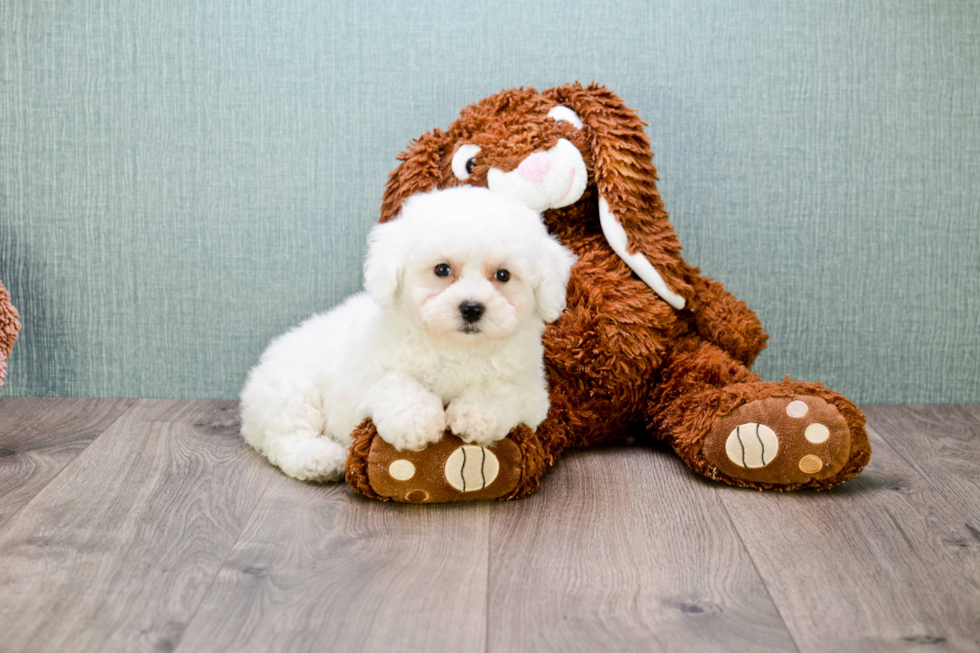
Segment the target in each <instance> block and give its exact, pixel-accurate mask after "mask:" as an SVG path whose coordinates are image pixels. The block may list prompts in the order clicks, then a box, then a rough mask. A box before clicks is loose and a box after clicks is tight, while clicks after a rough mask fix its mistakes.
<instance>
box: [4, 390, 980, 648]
mask: <svg viewBox="0 0 980 653" xmlns="http://www.w3.org/2000/svg"><path fill="white" fill-rule="evenodd" d="M865 411H866V412H867V414H868V419H869V433H870V436H871V439H872V446H873V448H874V455H873V457H872V460H871V464H870V465H869V466H868V468H867V469H866V470H865V472H864V473H863V474H862V475H861V476H859V477H858V478H857V479H855V480H853V481H851V482H850V483H847V484H845V485H843V486H841V487H839V488H835V489H834V490H831V491H828V492H822V493H814V492H798V493H788V494H780V493H767V492H755V491H751V490H740V489H735V488H730V487H727V486H723V485H718V484H715V483H712V482H710V481H707V480H704V479H702V478H700V477H697V476H695V475H694V474H692V473H691V472H690V471H688V470H687V468H686V467H685V466H684V465H683V464H682V463H681V462H680V461H679V460H678V459H677V458H676V457H674V456H673V455H672V454H671V453H670V452H669V451H665V450H662V449H658V448H655V447H649V446H631V447H630V446H617V447H597V448H593V449H585V450H579V451H572V452H569V453H567V454H566V455H565V456H564V457H563V458H562V459H561V460H560V461H559V463H558V464H557V465H556V466H555V467H554V468H553V469H552V470H551V471H550V472H549V473H548V475H547V476H546V477H545V480H544V483H543V484H542V487H541V489H540V490H539V491H538V492H537V493H536V494H535V495H534V496H532V497H530V498H528V499H525V500H522V501H515V502H506V503H481V504H465V505H448V506H405V505H397V504H385V503H379V502H375V501H371V500H368V499H365V498H363V497H361V496H358V495H356V494H354V493H353V492H352V491H351V489H350V488H349V487H348V486H347V485H346V484H332V485H325V486H317V485H311V484H307V483H301V482H299V481H295V480H293V479H290V478H287V477H286V476H284V475H283V474H281V473H280V472H279V471H278V470H277V469H275V468H273V467H271V466H270V465H268V464H267V463H266V462H265V461H264V459H262V458H261V457H260V456H258V455H257V454H256V453H255V452H253V451H251V450H250V449H249V448H248V447H247V446H245V445H244V443H243V442H242V441H241V439H240V437H239V435H238V411H237V404H236V403H235V402H232V401H168V400H130V399H53V398H43V399H42V398H37V399H33V398H6V399H0V651H2V652H4V653H6V652H8V651H9V652H14V651H30V652H33V651H59V652H61V651H98V652H103V651H180V652H182V653H190V652H194V651H290V652H292V651H426V652H429V651H452V652H453V653H463V652H465V651H616V650H628V651H646V650H649V651H661V650H663V651H700V650H717V651H754V650H775V651H897V650H923V651H947V650H949V651H953V650H956V651H977V650H980V406H976V405H973V406H867V407H865Z"/></svg>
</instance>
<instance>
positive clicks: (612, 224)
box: [543, 83, 692, 309]
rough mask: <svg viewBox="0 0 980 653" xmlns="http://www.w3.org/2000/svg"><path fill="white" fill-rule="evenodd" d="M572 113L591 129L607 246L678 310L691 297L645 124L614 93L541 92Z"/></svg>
mask: <svg viewBox="0 0 980 653" xmlns="http://www.w3.org/2000/svg"><path fill="white" fill-rule="evenodd" d="M543 95H545V96H546V97H548V98H549V99H551V100H553V101H554V102H556V103H558V104H560V105H562V106H566V107H568V108H570V109H571V110H572V111H574V112H575V113H576V114H577V115H578V117H579V118H580V119H581V120H582V122H583V123H584V124H585V125H586V126H587V127H588V128H589V131H590V133H589V145H590V147H591V149H592V160H593V162H594V166H595V173H594V174H595V184H596V186H597V188H598V190H599V198H600V199H599V218H600V223H601V226H602V231H603V233H604V234H605V236H606V240H607V241H608V242H609V245H610V246H611V247H612V248H613V251H615V252H616V253H617V254H618V255H619V256H620V257H621V258H622V259H623V260H624V261H625V262H626V264H627V265H629V267H630V268H631V269H632V270H633V271H634V272H636V274H637V276H639V277H640V278H641V279H643V281H644V282H645V283H646V284H647V285H649V286H650V287H651V288H652V289H653V290H654V292H656V293H657V294H658V295H660V296H661V297H662V298H663V299H664V300H665V301H666V302H667V303H669V304H670V305H671V306H673V307H674V308H677V309H681V308H683V307H684V305H685V303H686V301H685V298H684V296H683V295H690V294H691V292H692V291H691V287H690V286H689V285H688V284H687V283H686V282H685V281H684V278H683V276H684V264H683V261H682V259H681V257H680V250H681V245H680V242H678V240H677V234H675V233H674V228H673V227H672V226H671V224H670V221H669V220H668V219H667V211H666V210H664V203H663V200H662V199H661V198H660V193H659V192H658V191H657V170H656V168H654V167H653V152H652V151H651V150H650V139H649V138H647V135H646V134H645V133H644V132H643V126H644V125H645V124H646V123H644V122H643V121H642V120H640V118H639V116H637V115H636V112H634V111H633V110H632V109H630V108H628V107H626V105H624V104H623V101H622V100H621V99H619V98H618V97H617V96H616V95H615V94H614V93H613V92H612V91H610V90H609V89H607V88H606V87H604V86H600V85H598V84H595V83H593V84H591V85H590V86H588V87H586V88H583V87H582V85H581V84H578V83H575V84H568V85H565V86H559V87H556V88H552V89H548V90H547V91H545V92H544V93H543Z"/></svg>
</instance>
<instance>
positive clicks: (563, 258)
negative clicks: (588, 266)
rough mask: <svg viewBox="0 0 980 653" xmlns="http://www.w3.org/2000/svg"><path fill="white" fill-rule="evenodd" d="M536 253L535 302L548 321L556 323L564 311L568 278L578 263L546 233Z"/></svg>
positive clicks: (543, 317) (570, 253) (541, 314)
mask: <svg viewBox="0 0 980 653" xmlns="http://www.w3.org/2000/svg"><path fill="white" fill-rule="evenodd" d="M535 253H536V257H535V262H536V263H537V274H536V275H535V279H534V303H535V304H536V305H537V308H538V314H539V315H540V316H541V317H542V319H544V321H545V322H554V321H555V320H557V319H558V317H559V316H560V315H561V312H562V311H563V310H565V296H566V294H567V290H568V279H569V277H571V274H572V266H573V265H575V255H574V254H572V252H570V251H569V250H568V249H566V248H565V247H563V246H562V245H561V244H560V243H559V242H558V241H557V240H555V239H554V238H553V237H551V236H549V235H547V234H544V235H542V237H541V241H540V244H539V246H538V248H537V249H536V250H535Z"/></svg>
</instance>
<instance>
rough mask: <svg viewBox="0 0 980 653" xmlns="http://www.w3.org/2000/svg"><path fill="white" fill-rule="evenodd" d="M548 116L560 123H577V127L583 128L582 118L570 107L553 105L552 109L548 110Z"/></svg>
mask: <svg viewBox="0 0 980 653" xmlns="http://www.w3.org/2000/svg"><path fill="white" fill-rule="evenodd" d="M548 117H549V118H553V119H554V121H555V122H556V123H558V124H559V125H560V124H562V123H563V122H570V123H572V124H573V125H575V129H582V119H581V118H579V117H578V115H576V113H575V112H574V111H572V110H571V109H569V108H568V107H562V106H557V107H552V108H551V111H549V112H548Z"/></svg>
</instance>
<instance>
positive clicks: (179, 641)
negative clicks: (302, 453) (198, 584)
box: [173, 474, 275, 653]
mask: <svg viewBox="0 0 980 653" xmlns="http://www.w3.org/2000/svg"><path fill="white" fill-rule="evenodd" d="M274 478H275V475H273V474H270V475H269V480H267V481H266V482H265V487H263V488H262V493H261V494H259V498H258V499H256V500H255V505H254V506H252V510H251V511H250V512H249V513H248V517H246V518H245V521H244V522H243V523H242V527H241V528H240V529H239V530H238V534H237V535H235V540H234V541H233V542H232V543H231V546H229V547H228V551H226V552H225V557H224V558H222V560H221V564H219V565H218V567H217V568H216V569H215V571H214V575H213V576H212V577H211V582H210V583H208V588H207V589H206V590H204V594H202V595H201V600H200V601H198V602H197V605H196V606H194V612H192V613H191V616H190V617H189V618H188V619H187V625H185V626H184V629H183V630H182V631H181V633H180V637H178V638H177V642H176V643H175V644H174V648H173V653H177V651H179V650H180V646H181V644H183V643H184V635H185V634H187V630H188V629H189V628H190V627H191V624H193V623H194V619H195V618H196V617H197V613H198V611H199V610H200V609H201V606H202V605H204V601H205V600H206V599H207V598H208V595H209V594H210V593H211V589H212V588H213V587H214V583H215V582H216V581H217V580H218V576H219V575H220V574H221V570H222V569H224V568H225V563H227V562H228V558H230V557H231V553H232V551H234V550H235V546H236V545H237V544H238V542H239V540H241V539H242V533H244V532H245V529H246V528H248V525H249V523H250V522H251V521H252V516H253V515H254V514H255V511H256V510H257V509H258V507H259V504H260V503H262V499H263V498H264V497H265V493H266V491H267V490H268V489H269V486H270V485H272V481H273V480H274Z"/></svg>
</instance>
